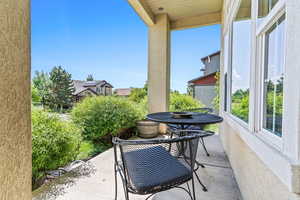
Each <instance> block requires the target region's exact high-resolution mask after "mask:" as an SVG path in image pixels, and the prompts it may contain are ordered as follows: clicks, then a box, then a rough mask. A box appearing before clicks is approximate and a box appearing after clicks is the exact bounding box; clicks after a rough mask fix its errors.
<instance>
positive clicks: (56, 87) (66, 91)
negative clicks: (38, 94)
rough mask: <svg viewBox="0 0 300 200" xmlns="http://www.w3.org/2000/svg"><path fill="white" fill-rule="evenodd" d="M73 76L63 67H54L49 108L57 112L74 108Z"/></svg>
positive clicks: (51, 75) (51, 73) (51, 77)
mask: <svg viewBox="0 0 300 200" xmlns="http://www.w3.org/2000/svg"><path fill="white" fill-rule="evenodd" d="M71 77H72V76H71V74H69V73H68V72H67V71H66V70H64V69H63V68H62V67H61V66H58V67H54V68H53V69H52V71H51V72H50V81H51V86H50V94H51V95H50V96H51V98H50V99H49V101H50V103H49V107H50V108H52V109H55V110H57V111H59V110H60V111H62V110H63V109H64V108H69V107H71V106H72V102H73V95H72V94H73V92H74V90H75V88H74V86H73V82H72V79H71Z"/></svg>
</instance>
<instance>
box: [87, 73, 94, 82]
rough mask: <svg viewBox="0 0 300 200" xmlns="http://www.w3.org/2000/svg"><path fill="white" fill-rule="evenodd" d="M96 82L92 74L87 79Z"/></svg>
mask: <svg viewBox="0 0 300 200" xmlns="http://www.w3.org/2000/svg"><path fill="white" fill-rule="evenodd" d="M93 80H94V77H93V75H92V74H89V75H88V76H87V78H86V81H93Z"/></svg>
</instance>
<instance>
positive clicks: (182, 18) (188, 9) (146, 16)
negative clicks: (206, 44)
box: [128, 0, 223, 30]
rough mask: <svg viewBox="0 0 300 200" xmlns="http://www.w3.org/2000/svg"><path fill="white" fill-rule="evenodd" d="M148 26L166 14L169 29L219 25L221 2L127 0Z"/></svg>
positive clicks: (198, 0) (216, 0)
mask: <svg viewBox="0 0 300 200" xmlns="http://www.w3.org/2000/svg"><path fill="white" fill-rule="evenodd" d="M128 2H129V4H130V5H131V6H132V7H133V9H134V10H135V11H136V13H137V14H138V15H139V16H140V17H141V18H142V19H143V21H144V22H145V23H146V24H147V25H148V26H152V25H154V24H155V16H156V15H159V14H168V16H169V19H170V23H171V29H173V30H177V29H185V28H192V27H196V26H206V25H211V24H218V23H221V12H222V6H223V0H128Z"/></svg>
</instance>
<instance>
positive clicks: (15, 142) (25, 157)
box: [0, 0, 31, 200]
mask: <svg viewBox="0 0 300 200" xmlns="http://www.w3.org/2000/svg"><path fill="white" fill-rule="evenodd" d="M29 10H30V4H29V0H1V1H0V13H1V17H0V30H1V31H0V63H1V64H0V102H1V103H0V116H1V117H0V199H1V200H29V199H31V94H30V12H29Z"/></svg>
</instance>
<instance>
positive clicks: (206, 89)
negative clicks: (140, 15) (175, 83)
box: [188, 51, 220, 108]
mask: <svg viewBox="0 0 300 200" xmlns="http://www.w3.org/2000/svg"><path fill="white" fill-rule="evenodd" d="M201 61H202V63H203V64H204V68H202V69H201V71H203V75H202V76H199V77H197V78H194V79H192V80H190V81H188V87H189V91H190V93H191V94H192V96H193V97H194V98H195V99H198V100H199V101H200V102H201V103H203V104H204V105H205V106H207V107H211V108H212V107H213V104H212V102H213V99H214V98H215V97H216V95H217V94H216V91H215V86H216V82H217V79H216V78H215V76H216V73H217V72H218V71H219V70H220V51H217V52H215V53H213V54H210V55H208V56H206V57H203V58H201Z"/></svg>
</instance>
